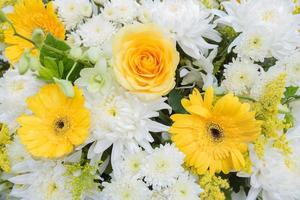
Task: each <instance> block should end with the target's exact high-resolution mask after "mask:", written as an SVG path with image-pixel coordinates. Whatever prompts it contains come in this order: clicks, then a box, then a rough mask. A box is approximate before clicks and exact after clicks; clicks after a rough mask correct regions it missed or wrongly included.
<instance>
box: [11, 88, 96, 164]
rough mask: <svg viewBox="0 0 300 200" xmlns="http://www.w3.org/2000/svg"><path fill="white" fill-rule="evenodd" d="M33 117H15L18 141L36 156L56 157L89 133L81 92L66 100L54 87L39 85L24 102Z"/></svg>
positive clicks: (71, 149)
mask: <svg viewBox="0 0 300 200" xmlns="http://www.w3.org/2000/svg"><path fill="white" fill-rule="evenodd" d="M27 105H28V107H29V108H30V110H31V111H32V112H33V115H23V116H20V117H19V118H18V120H17V121H18V122H19V124H20V125H21V128H19V130H18V135H19V136H20V139H21V142H22V143H23V144H24V145H25V147H26V148H27V150H28V151H29V152H30V153H31V154H32V155H33V156H36V157H44V158H58V157H61V156H64V155H66V154H69V153H70V152H72V151H73V149H74V147H75V146H78V145H80V144H82V143H83V142H84V141H85V140H86V138H87V136H88V133H89V127H90V113H89V111H88V110H87V109H86V108H85V107H84V98H83V96H82V93H81V91H80V90H79V89H78V88H76V87H75V96H74V97H73V98H68V97H66V96H65V95H64V94H63V92H62V91H61V90H60V89H59V87H58V86H57V85H55V84H49V85H46V86H43V87H42V88H41V90H40V91H39V92H38V93H37V94H36V95H34V96H32V97H29V98H28V99H27Z"/></svg>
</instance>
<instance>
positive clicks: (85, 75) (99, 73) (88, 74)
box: [75, 58, 113, 96]
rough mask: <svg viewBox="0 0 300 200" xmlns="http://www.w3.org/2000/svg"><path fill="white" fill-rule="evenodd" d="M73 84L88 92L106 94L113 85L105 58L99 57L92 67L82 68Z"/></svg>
mask: <svg viewBox="0 0 300 200" xmlns="http://www.w3.org/2000/svg"><path fill="white" fill-rule="evenodd" d="M75 84H76V85H78V86H80V87H83V88H84V89H87V90H88V92H91V93H96V92H97V93H99V94H100V95H102V96H106V95H107V94H108V93H109V92H110V90H111V89H112V87H113V79H112V73H111V70H110V69H109V68H108V67H107V63H106V60H105V58H101V59H100V60H99V61H98V62H97V64H96V65H95V67H94V68H85V69H82V70H81V71H80V78H78V79H77V80H76V81H75Z"/></svg>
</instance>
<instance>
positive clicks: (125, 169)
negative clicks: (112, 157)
mask: <svg viewBox="0 0 300 200" xmlns="http://www.w3.org/2000/svg"><path fill="white" fill-rule="evenodd" d="M146 156H147V153H146V152H145V151H140V152H137V153H134V154H129V155H128V156H126V157H125V159H124V161H123V162H122V163H121V165H120V166H121V169H122V173H123V174H126V175H128V176H131V177H138V176H139V173H140V170H141V168H142V167H143V164H144V159H145V157H146Z"/></svg>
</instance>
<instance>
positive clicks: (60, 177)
mask: <svg viewBox="0 0 300 200" xmlns="http://www.w3.org/2000/svg"><path fill="white" fill-rule="evenodd" d="M65 171H66V169H65V167H64V166H63V165H62V164H60V163H59V162H52V161H46V162H40V163H39V164H38V165H35V166H32V167H31V168H30V169H29V170H28V171H27V173H25V174H21V175H17V176H15V177H12V178H10V179H9V181H10V182H12V183H14V184H15V185H14V187H13V189H12V191H11V195H12V196H13V197H18V198H20V199H22V200H32V199H35V200H45V199H47V200H52V199H53V200H57V199H65V200H72V193H71V191H70V190H69V187H67V182H66V178H65V176H64V173H65Z"/></svg>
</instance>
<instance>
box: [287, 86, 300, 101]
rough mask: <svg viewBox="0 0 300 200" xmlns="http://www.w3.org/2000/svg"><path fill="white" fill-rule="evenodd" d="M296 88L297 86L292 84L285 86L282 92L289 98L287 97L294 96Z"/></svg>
mask: <svg viewBox="0 0 300 200" xmlns="http://www.w3.org/2000/svg"><path fill="white" fill-rule="evenodd" d="M298 89H299V87H294V86H290V87H287V88H286V90H285V92H284V96H285V98H286V99H289V98H291V97H293V96H295V95H296V93H297V91H298Z"/></svg>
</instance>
